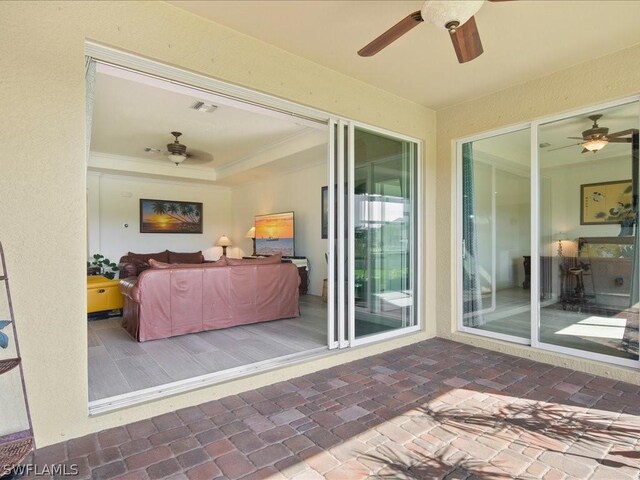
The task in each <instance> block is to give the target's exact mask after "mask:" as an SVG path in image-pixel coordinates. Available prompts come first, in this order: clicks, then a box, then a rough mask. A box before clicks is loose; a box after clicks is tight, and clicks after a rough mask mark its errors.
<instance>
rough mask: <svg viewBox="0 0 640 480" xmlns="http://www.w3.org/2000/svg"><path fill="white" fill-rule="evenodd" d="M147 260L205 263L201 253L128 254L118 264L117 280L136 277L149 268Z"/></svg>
mask: <svg viewBox="0 0 640 480" xmlns="http://www.w3.org/2000/svg"><path fill="white" fill-rule="evenodd" d="M149 260H155V261H156V262H162V263H170V264H184V263H188V264H201V263H204V261H205V260H204V255H202V252H201V251H199V252H188V253H183V252H172V251H171V250H165V251H164V252H158V253H133V252H129V253H128V254H126V255H124V256H123V257H121V258H120V262H118V269H119V272H120V275H119V278H128V277H137V276H138V275H140V274H141V273H142V272H144V271H145V270H147V269H148V268H149Z"/></svg>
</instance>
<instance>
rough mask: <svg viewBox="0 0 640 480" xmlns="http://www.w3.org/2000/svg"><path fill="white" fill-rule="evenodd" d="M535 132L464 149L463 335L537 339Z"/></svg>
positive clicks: (487, 140) (466, 145)
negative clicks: (533, 226)
mask: <svg viewBox="0 0 640 480" xmlns="http://www.w3.org/2000/svg"><path fill="white" fill-rule="evenodd" d="M529 137H530V130H529V129H528V128H527V129H522V130H518V131H514V132H509V133H505V134H502V135H496V136H493V137H490V138H484V139H481V140H476V141H472V142H465V143H463V144H462V145H461V148H462V151H461V152H460V153H461V157H460V160H461V161H460V162H459V163H461V170H462V182H461V192H460V196H461V202H460V205H461V210H462V211H461V216H462V218H461V220H462V229H463V230H462V231H463V236H462V242H461V243H460V245H461V248H462V252H461V255H460V257H461V258H462V285H461V286H462V311H463V314H462V325H461V327H462V329H465V330H467V329H468V330H472V331H474V332H476V333H477V332H481V333H484V334H487V335H490V336H495V337H498V338H504V339H508V340H513V341H518V342H523V341H524V340H527V341H528V339H529V338H530V336H531V333H530V332H531V230H530V224H531V199H530V197H531V189H530V183H531V173H530V168H531V162H530V154H529V152H530V140H529Z"/></svg>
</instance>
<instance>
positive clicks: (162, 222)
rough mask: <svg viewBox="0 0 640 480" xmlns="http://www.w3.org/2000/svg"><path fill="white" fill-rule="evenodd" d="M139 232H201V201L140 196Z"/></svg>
mask: <svg viewBox="0 0 640 480" xmlns="http://www.w3.org/2000/svg"><path fill="white" fill-rule="evenodd" d="M140 233H202V203H199V202H178V201H174V200H152V199H147V198H141V199H140Z"/></svg>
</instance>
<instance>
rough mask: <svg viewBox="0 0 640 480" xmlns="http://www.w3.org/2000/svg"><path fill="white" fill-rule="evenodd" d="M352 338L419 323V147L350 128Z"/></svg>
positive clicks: (411, 143)
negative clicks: (352, 141) (353, 334)
mask: <svg viewBox="0 0 640 480" xmlns="http://www.w3.org/2000/svg"><path fill="white" fill-rule="evenodd" d="M353 160H354V163H353V185H352V187H351V188H352V192H353V210H352V212H353V231H352V235H353V250H352V252H353V292H352V294H353V302H354V309H353V310H352V312H353V316H354V319H353V320H354V322H353V325H354V328H355V338H356V339H359V338H362V337H367V336H370V335H375V334H379V333H383V332H389V331H393V330H397V329H400V328H404V327H409V326H414V325H417V314H416V304H415V303H416V302H415V298H416V295H415V294H416V291H415V289H416V279H417V261H416V258H417V231H418V229H417V193H418V192H417V185H418V183H417V180H418V174H417V145H416V144H415V143H414V142H409V141H404V140H400V139H396V138H392V137H390V136H385V135H381V134H378V133H374V132H371V131H367V130H364V129H361V128H355V129H354V159H353Z"/></svg>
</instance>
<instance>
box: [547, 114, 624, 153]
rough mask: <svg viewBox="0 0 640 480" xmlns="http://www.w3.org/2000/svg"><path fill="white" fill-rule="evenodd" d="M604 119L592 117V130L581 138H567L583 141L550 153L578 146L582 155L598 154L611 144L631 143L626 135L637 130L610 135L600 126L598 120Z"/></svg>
mask: <svg viewBox="0 0 640 480" xmlns="http://www.w3.org/2000/svg"><path fill="white" fill-rule="evenodd" d="M601 118H602V115H600V114H597V115H590V116H589V120H591V121H592V122H593V125H592V126H591V128H587V129H586V130H585V131H583V132H582V136H581V137H567V138H569V139H573V140H581V141H580V142H578V143H572V144H571V145H565V146H564V147H558V148H552V149H551V150H548V151H549V152H553V151H555V150H560V149H563V148H568V147H574V146H576V145H580V146H582V152H581V153H587V152H593V153H596V152H598V151H600V150H602V149H603V148H604V147H606V146H607V145H608V144H610V143H631V138H630V137H628V138H625V136H626V135H631V134H632V133H634V132H635V131H636V130H633V129H630V130H622V131H621V132H616V133H609V129H608V128H607V127H601V126H600V125H598V120H600V119H601Z"/></svg>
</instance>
